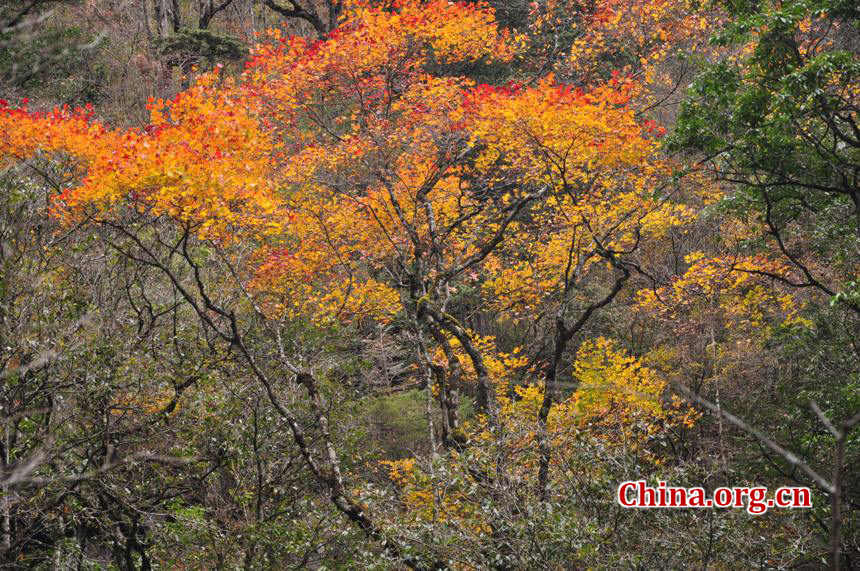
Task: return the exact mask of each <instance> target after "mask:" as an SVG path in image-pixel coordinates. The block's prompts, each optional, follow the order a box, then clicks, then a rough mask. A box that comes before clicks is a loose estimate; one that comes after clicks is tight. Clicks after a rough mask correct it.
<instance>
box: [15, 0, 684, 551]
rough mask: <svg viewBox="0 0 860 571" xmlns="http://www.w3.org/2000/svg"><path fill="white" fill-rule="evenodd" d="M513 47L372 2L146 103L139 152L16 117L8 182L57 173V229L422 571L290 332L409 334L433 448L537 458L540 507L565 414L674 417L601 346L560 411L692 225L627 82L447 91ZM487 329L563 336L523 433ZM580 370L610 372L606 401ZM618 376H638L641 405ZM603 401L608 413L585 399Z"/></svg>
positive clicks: (456, 22) (61, 119) (659, 386)
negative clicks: (62, 168) (649, 268)
mask: <svg viewBox="0 0 860 571" xmlns="http://www.w3.org/2000/svg"><path fill="white" fill-rule="evenodd" d="M519 46H520V40H519V39H518V38H517V37H514V36H513V35H511V34H508V33H506V32H504V31H502V30H499V29H498V27H497V25H496V23H495V19H494V15H493V12H492V10H491V9H490V8H488V7H487V6H485V5H483V4H481V3H475V4H471V3H450V2H447V1H442V0H431V1H429V2H419V1H417V0H414V1H411V0H398V1H392V2H383V3H381V5H380V4H378V3H377V4H371V3H366V2H356V3H353V4H350V5H349V6H347V7H346V8H345V17H344V21H343V22H342V24H341V25H340V26H339V27H338V28H337V29H336V30H334V31H333V32H332V33H330V34H329V35H328V36H327V37H325V38H324V39H322V40H318V41H309V40H307V39H304V38H298V37H284V36H282V35H281V34H279V33H278V32H271V33H270V34H269V35H268V37H267V38H266V39H265V40H264V41H263V42H262V43H261V44H260V45H259V46H257V48H256V49H255V50H254V52H253V54H252V57H251V58H250V60H249V62H248V64H247V68H246V71H245V72H244V74H243V75H242V76H241V77H240V78H238V79H231V78H225V77H222V74H221V72H220V71H219V70H216V71H215V72H212V73H210V74H206V75H204V76H202V77H201V78H200V79H199V80H198V81H197V83H196V84H195V85H194V86H193V87H191V88H189V89H188V90H187V91H184V92H182V93H180V94H179V95H178V96H176V97H175V98H174V99H172V100H169V101H157V102H151V104H150V106H151V123H150V124H149V125H148V126H147V127H145V128H143V129H131V130H125V131H123V130H117V129H111V128H109V127H107V126H105V125H102V124H100V123H98V122H97V121H95V120H93V119H92V118H91V117H90V116H89V114H88V113H87V112H86V111H83V112H68V111H56V112H54V113H53V114H41V113H32V112H28V111H26V110H22V109H10V108H4V109H2V110H0V125H2V132H3V133H4V134H3V136H2V138H0V152H2V160H4V161H27V160H28V159H30V158H32V157H33V156H34V155H36V154H42V155H47V156H53V157H55V158H57V159H58V160H59V159H62V160H64V161H67V162H68V165H69V181H68V182H66V183H64V184H63V185H60V186H61V188H58V193H57V196H56V197H55V200H54V204H55V207H56V210H57V213H58V215H59V216H62V217H64V218H65V219H67V220H68V221H69V222H70V223H84V224H90V225H94V226H96V227H98V228H100V229H101V230H102V236H103V238H104V239H105V240H106V241H107V243H108V244H110V246H111V247H113V248H114V249H115V250H116V251H117V252H118V253H120V254H121V255H123V256H125V257H126V258H127V259H129V260H131V261H133V262H134V263H138V264H142V265H145V266H148V267H150V268H154V269H156V270H158V271H159V272H161V273H162V275H163V276H164V277H165V279H166V280H167V281H168V282H169V283H170V284H171V286H172V287H173V288H175V290H176V291H177V292H178V294H179V296H180V297H181V299H183V300H184V302H185V303H187V304H188V305H189V306H190V307H191V308H193V310H194V311H195V312H196V314H197V316H198V317H199V319H200V322H201V325H202V327H203V328H205V329H206V330H207V331H209V332H210V333H211V334H212V335H213V337H214V338H215V339H216V340H220V342H222V343H224V344H225V345H226V346H227V347H229V348H230V349H231V350H232V351H233V354H234V355H235V356H236V359H237V361H238V362H240V363H242V364H243V365H244V366H245V367H246V368H247V369H248V371H249V372H250V374H251V375H252V376H253V377H255V378H256V379H257V380H258V381H259V382H260V383H261V385H262V386H263V387H264V389H265V392H266V393H267V395H268V398H269V399H270V401H271V404H272V406H273V408H274V409H275V410H276V411H277V412H278V414H279V415H280V416H281V418H282V419H283V420H284V422H285V423H286V425H287V427H288V429H289V430H290V431H291V433H292V436H293V439H294V441H295V443H296V446H297V447H298V449H299V451H300V453H301V455H302V457H303V458H304V461H305V463H306V465H307V467H308V469H309V470H310V471H311V472H312V474H313V475H314V477H315V478H316V480H317V481H318V483H319V484H320V485H321V486H322V487H323V488H324V489H325V490H326V492H327V495H328V497H329V498H330V499H331V501H332V503H333V505H334V506H335V507H336V508H337V509H338V510H340V511H341V512H342V513H343V514H344V515H345V516H346V517H348V518H349V519H350V520H351V521H352V522H354V523H355V524H356V525H358V526H359V527H360V528H361V529H362V530H364V531H365V532H366V533H367V534H368V536H369V537H371V538H374V539H376V540H379V541H380V542H382V544H383V545H384V546H385V547H386V549H387V550H388V551H389V553H390V554H392V555H394V556H396V557H398V558H400V559H401V560H403V561H404V562H406V563H407V564H410V565H417V564H418V563H416V561H415V560H414V559H413V557H412V556H411V555H409V554H408V551H409V550H408V549H407V547H406V546H405V545H404V544H403V543H402V542H401V541H400V540H399V539H397V538H391V537H389V536H388V535H387V534H386V532H385V529H384V526H383V525H382V524H381V520H380V519H379V516H378V514H374V513H373V509H372V506H369V505H367V504H366V503H364V502H362V501H360V500H359V499H357V498H356V497H355V496H354V494H353V493H352V490H351V489H350V485H349V476H348V474H345V473H344V470H343V469H342V463H341V458H340V453H339V451H338V449H337V442H338V439H337V438H336V437H335V436H333V434H332V431H331V428H330V426H329V418H328V414H327V410H328V408H327V403H326V399H327V395H326V394H324V391H323V390H322V389H321V383H320V379H321V378H322V377H323V376H324V367H322V366H317V365H316V364H315V363H314V361H313V359H312V357H311V356H310V355H306V354H303V353H302V352H301V349H300V348H291V347H290V346H289V345H288V344H285V343H283V342H282V333H283V332H284V331H285V328H286V327H288V326H289V325H290V324H291V323H295V322H299V321H303V320H307V321H308V322H310V323H311V324H313V325H314V326H316V327H320V328H322V329H323V330H324V329H325V328H326V327H329V326H331V325H333V324H352V325H353V326H354V327H356V329H357V330H360V327H361V326H362V325H363V324H365V323H367V322H378V323H388V322H396V323H397V327H398V328H399V330H400V331H401V333H402V335H401V339H402V345H403V349H404V351H405V352H406V353H407V354H408V355H409V359H411V361H412V362H413V363H414V364H415V365H416V370H417V371H418V373H416V377H417V378H418V380H419V382H420V384H421V385H422V386H423V387H424V388H425V389H426V391H427V396H428V403H430V402H435V403H437V404H438V406H439V407H440V408H441V410H442V415H441V418H442V424H443V426H442V430H441V435H442V444H443V445H444V446H446V447H449V448H453V447H455V446H456V445H460V444H463V443H466V442H470V443H473V444H474V443H476V442H479V441H481V440H487V439H494V438H497V439H498V438H502V437H503V435H504V434H505V433H506V431H510V430H516V431H524V432H526V433H528V432H531V433H532V436H533V437H532V438H527V439H526V440H525V441H524V442H527V443H529V445H530V446H531V447H532V449H537V450H539V459H538V462H537V466H536V467H535V469H534V470H531V473H532V474H533V475H535V476H536V478H535V480H536V482H537V486H536V489H537V490H538V496H539V497H540V498H542V499H545V498H547V496H548V493H549V481H550V479H551V467H552V462H551V459H552V449H553V442H554V441H555V442H556V443H557V442H558V441H557V439H555V440H554V437H553V436H552V434H550V433H551V432H553V430H554V429H553V428H552V423H551V422H550V420H551V419H552V418H553V416H552V415H551V413H553V411H554V413H553V414H554V416H555V417H559V416H560V415H567V416H574V415H586V416H587V415H588V414H592V413H594V411H602V410H604V409H606V410H608V409H609V408H612V409H614V410H616V412H617V413H618V416H617V417H616V418H617V419H619V420H623V419H624V418H628V417H629V415H631V414H633V412H631V411H630V410H628V409H629V407H634V408H636V409H637V410H638V412H637V413H636V414H645V415H652V416H653V417H655V418H662V417H663V416H664V415H665V413H664V410H663V407H662V406H661V405H660V402H661V399H662V398H663V396H664V395H663V390H664V384H663V383H662V382H661V381H660V380H659V379H657V378H656V376H655V374H654V373H653V372H652V371H650V370H648V369H647V368H643V367H642V366H641V365H640V364H638V362H637V361H636V360H635V359H634V358H632V357H627V356H626V355H625V354H624V353H623V352H621V351H620V350H618V349H617V348H615V347H614V345H613V344H612V343H610V342H608V341H605V340H597V341H594V342H590V343H589V344H586V345H584V346H583V347H582V348H581V349H580V351H579V356H578V358H576V362H577V363H579V364H578V365H577V366H576V367H574V370H575V371H579V372H575V373H574V374H575V375H578V376H579V378H580V380H581V382H582V383H583V387H582V389H583V392H581V393H579V394H578V395H575V396H573V397H571V398H572V399H573V400H569V399H567V398H565V399H562V397H561V395H560V389H559V383H558V377H559V370H560V367H561V366H562V363H563V362H564V361H565V359H566V358H567V356H568V353H569V351H568V345H569V343H570V342H571V341H572V340H573V339H574V338H575V337H577V335H580V334H581V333H582V332H583V331H584V328H585V326H586V324H588V322H589V321H590V320H591V319H592V317H593V316H594V315H595V314H596V313H597V312H598V311H599V310H601V309H602V308H604V307H606V306H607V305H609V304H610V303H612V302H613V301H614V300H615V299H616V298H617V297H618V296H619V295H620V294H621V292H622V291H623V290H624V289H625V287H626V286H627V285H628V284H629V282H630V280H631V276H633V275H635V274H637V273H641V272H642V271H643V270H642V268H641V266H640V263H639V258H638V256H639V254H640V252H642V251H643V250H647V249H648V248H651V247H654V246H653V245H654V244H657V243H659V242H660V241H661V240H663V239H664V237H665V234H666V231H667V229H668V228H671V227H674V226H678V225H681V224H684V223H685V222H686V221H687V220H688V219H689V218H690V216H691V215H692V213H693V209H691V205H695V204H696V200H697V199H696V198H695V197H692V196H690V195H689V193H688V192H686V191H684V192H682V190H683V189H679V188H678V187H677V185H675V184H674V183H673V181H672V178H671V171H672V168H671V165H670V164H668V163H667V162H666V161H665V160H664V159H662V158H661V156H660V153H659V146H658V138H659V130H658V129H656V128H655V126H654V125H653V124H651V123H649V122H646V121H643V120H642V119H641V118H640V117H638V116H637V114H636V113H635V111H634V105H632V104H631V95H632V94H634V93H636V92H637V84H636V83H635V82H634V81H633V80H632V79H629V78H625V77H622V76H621V75H618V76H616V77H614V78H613V79H611V80H610V81H607V82H605V83H600V82H598V83H596V84H595V85H592V86H590V87H588V88H587V89H585V90H583V89H577V88H574V87H572V86H569V85H564V84H558V83H557V82H556V81H555V80H554V77H553V76H552V75H551V74H547V75H546V76H545V77H542V78H540V80H539V81H536V82H534V83H533V84H532V85H528V86H522V85H519V84H517V83H512V82H509V83H506V84H504V85H485V84H481V85H478V84H476V83H475V82H474V81H473V80H471V79H469V78H467V77H463V76H457V75H451V74H450V73H448V71H450V70H451V69H453V68H452V64H462V63H480V62H487V61H501V62H506V61H509V60H510V59H511V58H512V57H514V55H515V53H516V51H517V49H518V47H519ZM446 70H447V71H446ZM480 308H492V309H493V310H494V311H496V312H497V315H498V319H499V320H505V321H508V322H511V323H526V322H528V321H529V320H533V321H534V322H536V323H541V324H542V325H541V327H542V328H543V329H545V331H547V334H546V339H545V343H544V345H545V349H544V350H541V351H538V352H537V353H536V355H535V358H534V359H533V363H541V364H543V369H542V370H543V371H544V373H543V375H541V376H538V377H537V378H535V379H534V380H533V381H532V382H527V383H526V385H527V386H526V387H520V388H519V389H518V390H519V391H521V392H522V391H529V390H530V391H532V393H534V394H536V395H538V400H539V401H540V408H539V410H537V411H532V414H530V415H529V414H526V413H525V412H527V410H528V409H527V407H526V408H523V407H520V412H523V411H525V412H524V413H523V414H514V412H515V411H514V409H515V408H516V403H515V402H513V401H512V400H511V397H510V394H511V390H512V388H513V386H514V385H516V384H522V383H521V379H522V377H523V376H525V375H530V374H533V372H534V370H535V368H534V367H530V366H528V364H527V363H525V362H524V361H523V359H519V358H512V357H511V355H512V354H513V353H515V352H513V353H512V352H503V351H501V350H500V349H499V347H498V346H497V345H496V344H495V343H492V342H489V341H488V339H487V338H486V336H483V335H481V333H480V332H478V331H476V330H475V328H474V327H470V326H469V324H468V323H467V320H466V319H465V318H466V316H467V314H468V313H469V312H470V311H475V310H477V309H480ZM252 331H253V333H252ZM260 331H262V332H263V333H262V334H261V333H260ZM260 335H263V337H264V338H263V339H262V340H260V339H259V336H260ZM628 359H632V361H628ZM572 360H573V359H572ZM587 363H602V364H601V365H600V366H599V367H597V370H598V371H602V372H603V373H602V374H603V375H604V377H605V379H606V380H605V383H601V382H600V381H599V380H598V379H596V378H595V377H594V372H593V371H592V370H586V369H583V368H582V367H583V366H585V365H584V364H587ZM628 363H636V370H637V371H639V372H638V373H637V375H635V376H634V377H631V380H630V382H629V383H628V385H629V386H625V383H624V376H623V375H622V374H620V373H619V371H620V370H623V369H624V367H626V366H627V364H628ZM593 368H594V367H592V369H593ZM517 373H519V374H517ZM283 376H287V377H288V378H290V379H291V381H290V383H288V384H285V383H282V382H280V381H278V380H277V379H279V378H281V377H283ZM302 387H303V390H304V393H305V394H306V398H305V399H303V400H302V399H297V397H296V394H297V393H298V392H299V388H302ZM601 387H609V388H608V390H609V391H610V392H612V391H614V393H613V394H615V396H610V397H603V396H600V397H597V396H595V394H596V393H595V391H598V390H600V389H601ZM464 393H466V394H474V395H475V399H476V404H477V409H478V412H479V413H481V414H480V415H479V418H478V421H477V422H476V423H474V424H473V426H472V428H471V429H470V430H464V429H463V427H462V426H461V419H460V418H459V416H458V403H459V399H460V396H461V394H464ZM640 393H641V394H645V395H646V396H645V397H643V398H631V395H636V394H640ZM523 394H525V393H523ZM514 400H516V399H514ZM561 400H563V401H564V402H563V403H561V404H560V403H559V401H561ZM299 409H301V410H305V409H306V410H309V411H310V413H309V414H310V416H311V417H312V418H313V425H312V428H311V429H310V431H311V432H313V434H312V435H311V434H309V433H308V429H307V428H305V426H304V425H303V423H302V422H300V413H299V412H297V411H298V410H299ZM513 419H516V422H513ZM524 422H525V424H523V423H524ZM564 424H565V423H556V425H564ZM430 438H431V440H432V442H433V449H434V451H435V450H436V442H435V438H436V435H435V432H434V431H433V430H432V429H431V433H430ZM535 445H536V446H535ZM530 467H531V465H530ZM504 480H505V478H504V477H500V478H498V479H496V480H495V482H497V483H498V485H502V483H503V482H504ZM485 523H486V522H485ZM488 525H490V527H491V528H492V527H493V524H492V522H489V524H488ZM479 527H481V526H479ZM431 557H432V555H431Z"/></svg>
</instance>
